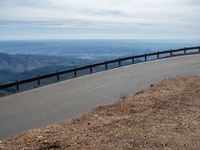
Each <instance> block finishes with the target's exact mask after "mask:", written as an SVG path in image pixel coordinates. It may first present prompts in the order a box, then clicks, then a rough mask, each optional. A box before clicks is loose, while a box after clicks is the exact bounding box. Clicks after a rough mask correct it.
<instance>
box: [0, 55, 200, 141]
mask: <svg viewBox="0 0 200 150" xmlns="http://www.w3.org/2000/svg"><path fill="white" fill-rule="evenodd" d="M191 74H192V75H194V74H200V54H196V55H189V56H180V57H173V58H167V59H160V60H155V61H152V62H145V63H141V64H135V65H130V66H125V67H121V68H116V69H113V70H108V71H104V72H100V73H95V74H90V75H86V76H82V77H79V78H75V79H72V80H67V81H63V82H58V83H55V84H52V85H48V86H44V87H40V88H36V89H33V90H29V91H25V92H21V93H18V94H15V95H10V96H7V97H3V98H0V139H5V138H8V137H9V136H12V135H15V134H18V133H20V132H22V131H25V130H28V129H32V128H38V127H42V126H44V125H48V124H51V123H55V122H60V121H64V120H66V119H70V118H73V117H77V116H79V115H81V114H83V113H85V112H87V111H89V110H90V109H92V108H95V107H96V106H99V105H105V104H110V103H113V102H114V101H116V100H118V99H119V98H120V97H123V96H130V95H133V94H134V93H135V92H137V91H139V90H141V89H143V88H147V87H148V86H150V84H153V83H156V82H159V81H160V80H162V79H164V78H167V77H170V76H175V75H191Z"/></svg>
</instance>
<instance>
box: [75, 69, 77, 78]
mask: <svg viewBox="0 0 200 150" xmlns="http://www.w3.org/2000/svg"><path fill="white" fill-rule="evenodd" d="M76 76H77V71H76V70H74V78H75V77H76Z"/></svg>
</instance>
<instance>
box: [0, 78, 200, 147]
mask: <svg viewBox="0 0 200 150" xmlns="http://www.w3.org/2000/svg"><path fill="white" fill-rule="evenodd" d="M0 147H1V148H2V149H19V150H22V149H41V150H42V149H92V150H93V149H115V150H117V149H152V150H155V149H187V150H190V149H191V150H195V149H196V150H199V149H200V77H198V76H188V77H183V76H178V77H174V78H170V79H166V80H163V81H162V82H161V83H159V84H157V85H154V86H153V85H152V86H151V87H150V88H149V89H147V90H143V91H141V92H139V93H137V94H136V95H135V96H133V97H126V98H123V99H122V100H120V101H119V102H117V103H115V104H113V105H108V106H102V107H98V108H96V109H94V110H92V111H91V112H88V113H87V114H85V115H83V116H82V117H80V118H77V119H73V120H71V121H67V122H63V123H60V124H54V125H50V126H47V127H44V128H41V129H34V130H30V131H28V132H26V133H23V134H20V135H17V136H15V137H11V138H10V139H8V140H6V141H2V142H1V144H0ZM1 148H0V149H1Z"/></svg>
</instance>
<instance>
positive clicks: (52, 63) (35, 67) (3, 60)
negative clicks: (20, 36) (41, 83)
mask: <svg viewBox="0 0 200 150" xmlns="http://www.w3.org/2000/svg"><path fill="white" fill-rule="evenodd" d="M89 63H92V61H91V60H87V59H78V58H72V57H58V56H55V57H54V56H40V55H23V54H15V55H13V54H6V53H0V83H4V82H10V81H14V80H19V79H24V78H29V77H34V76H38V75H41V74H45V73H49V72H55V71H59V70H62V69H67V68H72V67H75V66H80V65H85V64H89Z"/></svg>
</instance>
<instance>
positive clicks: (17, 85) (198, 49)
mask: <svg viewBox="0 0 200 150" xmlns="http://www.w3.org/2000/svg"><path fill="white" fill-rule="evenodd" d="M192 50H196V51H195V52H194V51H193V52H191V51H192ZM188 51H190V52H188ZM176 52H183V53H182V54H181V55H187V54H191V53H200V46H199V47H187V48H181V49H176V50H167V51H158V52H153V53H147V54H141V55H132V56H128V57H121V58H117V59H112V60H108V61H103V62H98V63H94V64H90V65H85V66H81V67H78V68H72V69H67V70H63V71H59V72H55V73H49V74H44V75H40V76H37V77H33V78H28V79H23V80H17V81H15V82H11V83H6V84H2V85H0V90H5V89H7V88H11V87H15V88H16V91H17V92H18V91H20V85H22V84H27V83H31V82H35V81H37V85H38V86H40V85H41V82H40V81H41V80H44V79H48V78H51V77H56V78H57V81H60V76H61V75H63V74H68V73H73V77H77V72H78V71H82V70H87V69H89V73H93V68H94V67H98V66H102V65H104V66H105V70H108V64H112V63H118V67H121V64H122V62H123V61H126V60H132V64H134V63H135V60H136V59H138V58H144V61H148V57H150V56H156V59H160V58H163V57H161V55H162V54H169V55H167V56H165V57H172V56H177V55H180V54H174V53H176ZM154 60H155V59H154Z"/></svg>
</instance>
